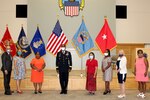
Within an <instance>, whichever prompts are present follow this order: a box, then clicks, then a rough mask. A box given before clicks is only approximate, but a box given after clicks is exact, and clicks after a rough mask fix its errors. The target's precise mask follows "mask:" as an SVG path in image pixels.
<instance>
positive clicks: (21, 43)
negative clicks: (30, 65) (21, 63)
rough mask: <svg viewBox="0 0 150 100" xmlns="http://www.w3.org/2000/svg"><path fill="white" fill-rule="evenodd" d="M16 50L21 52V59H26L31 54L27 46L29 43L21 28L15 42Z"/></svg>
mask: <svg viewBox="0 0 150 100" xmlns="http://www.w3.org/2000/svg"><path fill="white" fill-rule="evenodd" d="M17 48H18V49H21V50H22V51H23V57H24V58H26V57H27V56H28V55H30V54H31V49H30V45H29V41H28V39H27V37H26V34H25V32H24V29H23V27H22V28H21V31H20V34H19V37H18V41H17Z"/></svg>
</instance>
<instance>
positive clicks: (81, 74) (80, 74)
mask: <svg viewBox="0 0 150 100" xmlns="http://www.w3.org/2000/svg"><path fill="white" fill-rule="evenodd" d="M82 62H83V59H82V57H81V74H80V76H81V77H83V73H82V70H83V67H82V66H83V63H82Z"/></svg>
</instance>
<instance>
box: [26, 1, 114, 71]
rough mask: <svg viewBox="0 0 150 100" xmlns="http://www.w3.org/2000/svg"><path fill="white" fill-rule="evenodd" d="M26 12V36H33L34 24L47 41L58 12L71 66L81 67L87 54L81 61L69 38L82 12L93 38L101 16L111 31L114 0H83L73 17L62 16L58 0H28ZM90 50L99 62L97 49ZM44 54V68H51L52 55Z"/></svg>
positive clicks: (74, 30)
mask: <svg viewBox="0 0 150 100" xmlns="http://www.w3.org/2000/svg"><path fill="white" fill-rule="evenodd" d="M28 15H29V16H28V21H27V22H28V23H27V27H28V36H29V40H31V39H32V38H33V35H34V33H35V31H36V29H37V24H38V25H39V28H40V32H41V34H42V37H43V39H44V41H45V43H47V40H48V38H49V36H50V34H51V33H52V31H53V28H54V26H55V24H56V21H57V15H59V20H60V24H61V27H62V29H63V32H64V33H65V35H66V37H67V38H68V40H69V43H68V45H67V48H68V49H69V50H70V52H71V53H72V59H73V69H80V68H81V66H82V67H83V68H85V62H86V59H87V57H88V55H86V56H85V57H83V63H81V62H82V61H81V58H79V56H78V55H77V53H76V51H75V50H74V49H72V48H73V46H72V44H71V40H72V38H73V36H74V34H75V33H76V31H77V29H78V28H79V26H80V24H81V21H82V15H84V20H85V24H86V26H87V29H88V31H89V33H90V35H91V37H92V39H93V41H94V40H95V38H96V36H97V35H98V33H99V31H100V29H101V27H102V25H103V23H104V16H107V17H108V21H109V25H110V27H111V29H112V31H113V33H114V35H115V29H116V28H115V0H111V1H110V0H85V8H84V9H83V11H80V14H79V16H76V17H67V16H65V15H64V11H61V10H60V8H59V6H58V0H55V1H54V0H39V1H37V0H29V1H28ZM95 48H96V46H95ZM94 52H95V54H96V58H97V59H98V61H99V65H100V64H101V59H102V55H101V53H100V52H99V51H94ZM33 56H34V55H32V56H30V57H29V59H28V60H27V62H29V61H30V59H31V58H32V57H33ZM44 58H45V60H46V64H47V68H52V69H53V68H55V59H56V58H55V57H54V56H53V55H51V54H50V53H48V52H47V54H46V55H45V56H44Z"/></svg>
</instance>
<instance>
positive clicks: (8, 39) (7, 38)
mask: <svg viewBox="0 0 150 100" xmlns="http://www.w3.org/2000/svg"><path fill="white" fill-rule="evenodd" d="M0 45H1V48H2V49H3V51H6V46H10V48H11V55H12V56H14V55H16V45H15V43H14V42H13V40H12V37H11V35H10V33H9V30H8V27H7V28H6V31H5V33H4V36H3V38H2V40H1V42H0Z"/></svg>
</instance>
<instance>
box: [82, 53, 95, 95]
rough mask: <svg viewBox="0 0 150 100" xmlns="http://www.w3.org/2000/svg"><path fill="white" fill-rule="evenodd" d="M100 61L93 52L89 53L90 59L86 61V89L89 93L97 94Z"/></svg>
mask: <svg viewBox="0 0 150 100" xmlns="http://www.w3.org/2000/svg"><path fill="white" fill-rule="evenodd" d="M97 69H98V62H97V60H96V59H95V54H94V53H93V52H90V53H89V59H88V60H87V61H86V69H85V70H86V90H87V91H89V94H95V91H96V76H97Z"/></svg>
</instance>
